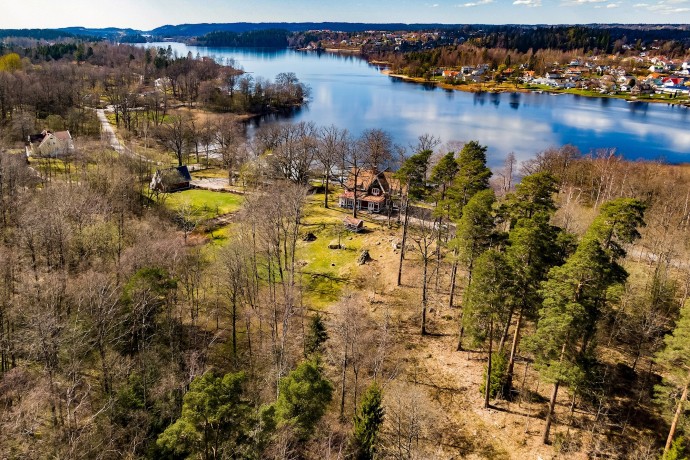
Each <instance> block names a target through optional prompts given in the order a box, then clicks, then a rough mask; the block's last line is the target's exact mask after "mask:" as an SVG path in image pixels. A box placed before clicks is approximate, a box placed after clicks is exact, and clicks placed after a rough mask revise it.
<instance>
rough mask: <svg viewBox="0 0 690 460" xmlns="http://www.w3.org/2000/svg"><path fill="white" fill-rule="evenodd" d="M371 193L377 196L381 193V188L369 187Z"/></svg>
mask: <svg viewBox="0 0 690 460" xmlns="http://www.w3.org/2000/svg"><path fill="white" fill-rule="evenodd" d="M371 194H372V195H374V196H379V195H380V194H381V190H380V189H377V188H376V187H374V188H372V189H371Z"/></svg>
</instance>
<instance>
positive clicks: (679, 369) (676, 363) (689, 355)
mask: <svg viewBox="0 0 690 460" xmlns="http://www.w3.org/2000/svg"><path fill="white" fill-rule="evenodd" d="M664 342H665V343H666V347H665V348H664V349H663V350H662V351H661V352H660V353H659V354H658V356H657V361H659V362H660V363H662V364H663V365H664V367H666V368H667V369H668V371H669V378H668V379H667V380H666V382H665V383H666V385H667V386H671V387H672V388H673V389H674V390H676V393H677V392H680V393H681V396H680V398H679V399H678V402H677V403H676V410H675V413H674V415H673V419H672V421H671V428H670V430H669V432H668V437H667V438H666V446H665V447H664V456H665V457H664V458H666V455H667V454H668V452H669V449H671V444H672V443H673V438H674V436H675V433H676V429H677V427H678V421H679V419H680V416H681V414H682V413H683V409H684V407H685V405H686V401H687V399H688V386H690V301H688V302H686V303H685V305H684V306H683V308H682V309H681V312H680V318H679V319H678V322H677V323H676V327H675V328H674V329H673V332H672V333H671V334H669V335H667V336H666V338H665V339H664Z"/></svg>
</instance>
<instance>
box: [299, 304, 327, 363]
mask: <svg viewBox="0 0 690 460" xmlns="http://www.w3.org/2000/svg"><path fill="white" fill-rule="evenodd" d="M326 340H328V331H326V325H325V324H324V322H323V317H322V316H321V314H320V313H317V314H315V315H314V316H312V317H311V321H310V322H309V329H308V330H307V334H306V337H305V338H304V352H305V353H306V355H307V356H309V355H313V354H314V353H319V352H320V351H321V349H322V346H323V344H324V343H325V342H326Z"/></svg>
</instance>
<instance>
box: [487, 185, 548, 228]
mask: <svg viewBox="0 0 690 460" xmlns="http://www.w3.org/2000/svg"><path fill="white" fill-rule="evenodd" d="M557 192H558V180H557V179H556V178H555V177H554V176H553V175H551V174H550V173H548V172H538V173H534V174H530V175H529V176H526V177H524V178H523V179H522V180H521V181H520V183H519V184H517V185H516V186H515V192H513V193H509V194H508V195H507V196H506V200H505V203H504V204H503V205H502V206H501V211H502V213H503V214H504V215H505V216H506V218H507V219H508V221H509V223H510V226H509V227H510V228H513V227H514V226H515V224H516V223H517V221H518V220H519V219H531V218H532V217H534V216H535V215H536V214H538V213H546V214H551V213H552V212H553V211H555V210H556V204H555V203H554V201H553V195H554V194H555V193H557Z"/></svg>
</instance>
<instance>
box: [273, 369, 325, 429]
mask: <svg viewBox="0 0 690 460" xmlns="http://www.w3.org/2000/svg"><path fill="white" fill-rule="evenodd" d="M279 391H280V393H279V394H278V401H277V402H276V415H277V417H278V421H279V422H280V423H282V424H286V425H292V426H293V427H294V428H295V431H296V432H297V435H298V436H299V437H300V438H301V439H307V438H309V436H311V435H312V434H313V431H314V427H315V426H316V424H317V422H318V421H319V420H320V419H321V417H322V416H323V414H325V413H326V407H327V406H328V403H329V402H331V399H332V397H333V385H332V384H331V382H329V381H328V380H327V379H326V378H325V377H324V375H323V372H322V370H321V367H320V366H319V364H318V363H317V361H316V360H315V359H311V360H308V361H303V362H302V363H301V364H300V365H299V366H297V368H296V369H295V370H294V371H292V372H290V373H289V374H288V375H287V376H285V377H283V378H282V379H281V380H280V384H279Z"/></svg>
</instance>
